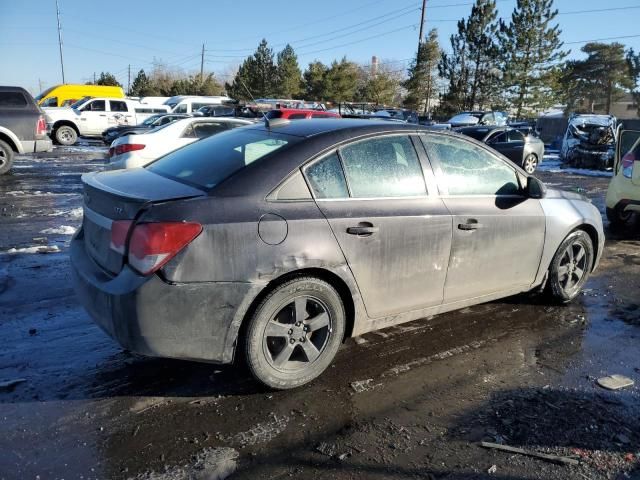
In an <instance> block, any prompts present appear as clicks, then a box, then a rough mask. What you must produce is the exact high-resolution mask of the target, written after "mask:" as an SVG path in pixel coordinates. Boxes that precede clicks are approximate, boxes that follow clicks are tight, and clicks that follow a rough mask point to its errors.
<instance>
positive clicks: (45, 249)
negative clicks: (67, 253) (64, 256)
mask: <svg viewBox="0 0 640 480" xmlns="http://www.w3.org/2000/svg"><path fill="white" fill-rule="evenodd" d="M60 251H61V250H60V247H58V246H57V245H34V246H32V247H24V248H10V249H9V250H7V251H6V252H3V253H10V254H15V253H59V252H60Z"/></svg>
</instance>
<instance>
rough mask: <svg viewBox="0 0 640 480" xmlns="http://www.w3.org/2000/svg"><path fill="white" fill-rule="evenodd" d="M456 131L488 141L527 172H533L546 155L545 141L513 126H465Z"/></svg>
mask: <svg viewBox="0 0 640 480" xmlns="http://www.w3.org/2000/svg"><path fill="white" fill-rule="evenodd" d="M456 132H458V133H462V134H463V135H467V136H469V137H471V138H475V139H476V140H480V141H481V142H484V143H486V144H487V145H489V146H490V147H491V148H493V149H494V150H497V151H498V152H500V153H501V154H503V155H504V156H505V157H507V158H508V159H509V160H511V161H512V162H513V163H515V164H516V165H519V166H521V167H522V168H523V169H524V170H525V171H526V172H527V173H529V174H531V173H533V172H534V171H535V170H536V168H538V165H540V162H542V158H543V157H544V143H543V141H542V140H540V139H539V138H538V137H536V136H534V135H526V134H524V133H523V132H522V131H520V130H518V129H515V128H511V127H463V128H457V129H456Z"/></svg>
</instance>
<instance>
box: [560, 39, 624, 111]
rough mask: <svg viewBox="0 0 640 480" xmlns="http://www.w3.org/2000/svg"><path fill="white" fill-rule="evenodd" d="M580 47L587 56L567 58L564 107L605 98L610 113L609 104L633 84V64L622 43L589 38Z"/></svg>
mask: <svg viewBox="0 0 640 480" xmlns="http://www.w3.org/2000/svg"><path fill="white" fill-rule="evenodd" d="M582 51H583V52H584V53H586V54H587V58H586V59H584V60H573V61H569V62H567V64H566V67H565V70H564V74H563V77H562V83H563V84H564V85H565V101H566V103H567V108H568V109H573V108H576V107H578V106H579V105H580V104H583V103H585V102H588V103H590V104H593V103H595V102H597V101H601V100H604V102H605V110H606V112H607V113H611V104H612V103H613V102H614V101H615V100H618V99H619V98H621V97H622V96H623V95H624V93H625V92H630V91H632V90H633V89H634V88H635V86H636V81H635V72H634V71H633V65H631V64H630V63H629V61H628V58H627V57H625V50H624V45H622V44H621V43H611V44H606V43H597V42H592V43H587V44H586V45H585V46H583V47H582ZM627 55H628V54H627Z"/></svg>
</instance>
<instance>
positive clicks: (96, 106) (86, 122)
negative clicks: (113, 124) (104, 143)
mask: <svg viewBox="0 0 640 480" xmlns="http://www.w3.org/2000/svg"><path fill="white" fill-rule="evenodd" d="M107 128H109V123H108V118H107V106H106V102H105V101H104V100H93V101H91V102H89V103H87V104H86V105H85V106H84V107H82V116H81V117H80V134H81V135H101V134H102V132H104V131H105V130H106V129H107Z"/></svg>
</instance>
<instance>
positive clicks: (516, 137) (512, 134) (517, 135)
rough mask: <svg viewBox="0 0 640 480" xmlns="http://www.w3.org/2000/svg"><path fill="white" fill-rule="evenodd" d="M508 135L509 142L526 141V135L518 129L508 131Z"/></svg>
mask: <svg viewBox="0 0 640 480" xmlns="http://www.w3.org/2000/svg"><path fill="white" fill-rule="evenodd" d="M507 136H508V137H509V142H514V143H515V142H520V143H522V142H524V135H523V134H522V132H519V131H518V130H509V132H507Z"/></svg>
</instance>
